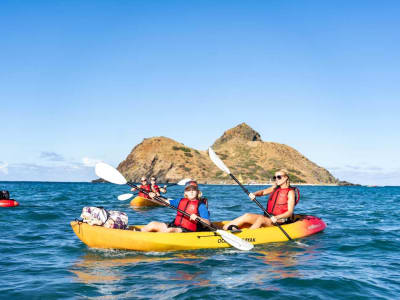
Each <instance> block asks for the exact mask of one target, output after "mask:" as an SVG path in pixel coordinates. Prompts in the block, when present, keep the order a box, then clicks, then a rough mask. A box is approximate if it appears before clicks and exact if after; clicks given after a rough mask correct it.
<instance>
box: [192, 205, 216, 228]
mask: <svg viewBox="0 0 400 300" xmlns="http://www.w3.org/2000/svg"><path fill="white" fill-rule="evenodd" d="M197 218H199V219H200V220H201V221H203V222H204V223H206V224H208V225H211V222H210V212H209V211H208V209H207V207H206V205H205V204H203V203H202V204H200V205H199V215H196V214H191V215H190V220H192V221H195V220H196V219H197Z"/></svg>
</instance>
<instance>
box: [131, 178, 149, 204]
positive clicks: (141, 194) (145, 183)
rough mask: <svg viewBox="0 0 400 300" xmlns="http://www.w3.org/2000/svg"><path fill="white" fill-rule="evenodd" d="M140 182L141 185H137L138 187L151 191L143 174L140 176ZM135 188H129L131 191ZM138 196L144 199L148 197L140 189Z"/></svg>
mask: <svg viewBox="0 0 400 300" xmlns="http://www.w3.org/2000/svg"><path fill="white" fill-rule="evenodd" d="M140 182H141V185H140V186H139V189H144V190H145V191H147V192H151V185H150V184H149V183H148V182H147V178H146V177H144V176H143V177H142V178H140ZM136 190H137V188H131V191H132V192H134V191H136ZM138 196H139V197H142V198H145V199H149V198H150V197H149V196H148V195H147V194H145V193H142V192H140V191H139V194H138Z"/></svg>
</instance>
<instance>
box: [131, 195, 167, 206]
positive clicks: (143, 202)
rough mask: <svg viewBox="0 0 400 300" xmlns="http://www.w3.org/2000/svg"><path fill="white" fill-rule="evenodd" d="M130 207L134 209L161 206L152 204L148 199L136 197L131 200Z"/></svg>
mask: <svg viewBox="0 0 400 300" xmlns="http://www.w3.org/2000/svg"><path fill="white" fill-rule="evenodd" d="M131 206H135V207H150V206H161V205H160V204H157V203H154V202H153V201H150V200H149V199H146V198H143V197H140V196H136V197H135V198H133V199H132V200H131Z"/></svg>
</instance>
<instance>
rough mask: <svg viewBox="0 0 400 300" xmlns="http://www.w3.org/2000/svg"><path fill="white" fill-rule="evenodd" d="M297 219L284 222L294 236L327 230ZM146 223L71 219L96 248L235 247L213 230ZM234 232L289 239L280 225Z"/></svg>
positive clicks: (263, 239) (252, 238) (262, 239)
mask: <svg viewBox="0 0 400 300" xmlns="http://www.w3.org/2000/svg"><path fill="white" fill-rule="evenodd" d="M295 220H296V221H295V222H293V223H291V224H285V225H282V227H283V228H284V230H285V231H286V232H287V233H288V234H289V236H290V237H291V238H293V239H298V238H302V237H306V236H309V235H312V234H315V233H317V232H320V231H323V230H324V229H325V227H326V225H325V223H324V221H322V220H321V219H319V218H317V217H313V216H305V215H296V218H295ZM227 222H228V221H223V222H217V223H214V225H215V226H217V227H218V228H222V226H223V224H225V223H227ZM142 226H143V225H138V226H136V225H135V226H129V228H128V229H126V230H123V229H110V228H105V227H102V226H92V225H88V224H86V223H82V222H79V221H73V222H71V227H72V229H73V230H74V232H75V234H76V235H77V236H78V237H79V239H80V240H81V241H82V242H84V243H85V244H86V245H87V246H89V247H92V248H103V249H123V250H135V251H156V252H160V251H177V250H194V249H208V248H227V247H231V246H230V245H229V244H228V243H226V242H225V241H224V240H223V239H222V238H221V236H219V235H218V234H216V233H214V232H211V231H203V232H185V233H161V232H141V231H140V228H141V227H142ZM234 234H235V235H237V236H238V237H240V238H241V239H244V240H246V241H248V242H250V243H252V244H254V245H258V244H265V243H272V242H284V241H287V240H288V239H287V238H286V236H285V235H284V234H283V233H282V231H281V230H280V229H279V228H278V227H276V226H272V227H263V228H258V229H248V228H242V230H241V232H240V233H234Z"/></svg>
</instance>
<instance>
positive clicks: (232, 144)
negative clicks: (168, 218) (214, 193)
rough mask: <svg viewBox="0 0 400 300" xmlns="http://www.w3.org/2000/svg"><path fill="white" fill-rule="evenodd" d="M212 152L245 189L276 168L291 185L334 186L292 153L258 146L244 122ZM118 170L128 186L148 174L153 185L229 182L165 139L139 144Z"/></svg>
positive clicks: (204, 156)
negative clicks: (286, 174) (285, 173)
mask: <svg viewBox="0 0 400 300" xmlns="http://www.w3.org/2000/svg"><path fill="white" fill-rule="evenodd" d="M212 148H213V149H214V151H215V152H216V153H217V154H218V155H219V157H220V158H221V159H222V160H223V161H224V163H225V164H226V165H227V166H228V168H229V169H230V170H231V172H232V174H234V175H235V176H236V177H238V178H239V179H240V180H241V181H242V182H243V183H246V184H249V183H267V182H269V179H270V178H271V177H272V176H273V174H274V172H275V171H276V170H278V169H281V168H285V169H287V170H288V171H289V173H290V178H291V181H292V183H309V184H337V183H338V180H337V179H335V178H334V177H333V176H332V175H331V174H330V173H329V172H328V171H327V170H325V169H324V168H322V167H320V166H318V165H316V164H315V163H313V162H312V161H310V160H308V159H307V158H306V157H304V156H303V155H302V154H301V153H299V152H298V151H296V150H295V149H293V148H291V147H289V146H287V145H283V144H278V143H273V142H263V141H262V140H261V136H260V134H259V133H258V132H256V131H255V130H253V129H252V128H251V127H249V126H248V125H247V124H245V123H242V124H239V125H238V126H236V127H234V128H231V129H229V130H227V131H226V132H224V134H223V135H222V136H221V137H220V138H219V139H217V140H216V141H215V142H214V144H213V145H212ZM118 170H119V171H120V172H121V173H122V174H123V175H124V176H125V177H126V178H127V179H128V180H131V181H134V182H138V181H139V179H140V177H141V176H143V175H144V176H152V175H153V176H156V177H157V178H158V181H159V182H177V181H179V180H181V179H183V178H187V177H190V178H193V179H196V180H197V181H198V182H199V183H209V184H232V183H233V181H232V179H231V178H230V177H229V175H227V174H225V173H223V172H222V171H221V170H219V169H218V168H217V167H216V166H215V165H214V164H213V162H212V161H211V160H210V159H209V157H208V153H207V151H206V150H196V149H193V148H190V147H187V146H185V145H183V144H181V143H179V142H177V141H174V140H172V139H170V138H167V137H153V138H147V139H144V140H143V142H142V143H140V144H138V145H136V146H135V147H134V148H133V149H132V151H131V153H130V154H129V155H128V156H127V158H126V159H125V160H124V161H123V162H121V163H120V164H119V166H118Z"/></svg>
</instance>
